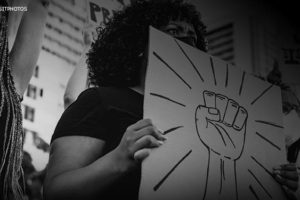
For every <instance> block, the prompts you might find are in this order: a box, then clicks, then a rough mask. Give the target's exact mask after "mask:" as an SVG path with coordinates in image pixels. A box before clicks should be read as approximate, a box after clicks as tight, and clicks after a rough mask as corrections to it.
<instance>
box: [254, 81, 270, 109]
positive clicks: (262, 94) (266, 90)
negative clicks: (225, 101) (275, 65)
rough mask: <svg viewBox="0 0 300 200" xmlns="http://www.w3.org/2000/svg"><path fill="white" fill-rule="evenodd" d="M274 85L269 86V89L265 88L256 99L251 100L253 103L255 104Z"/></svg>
mask: <svg viewBox="0 0 300 200" xmlns="http://www.w3.org/2000/svg"><path fill="white" fill-rule="evenodd" d="M272 87H273V85H271V86H269V87H268V88H267V89H265V90H264V91H263V92H262V93H261V94H260V95H259V96H258V97H256V99H254V100H253V101H252V102H251V105H253V104H254V103H255V102H256V101H257V100H258V99H259V98H261V97H262V96H263V95H264V94H265V93H266V92H268V91H269V90H270V89H271V88H272Z"/></svg>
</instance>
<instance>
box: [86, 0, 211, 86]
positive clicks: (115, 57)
mask: <svg viewBox="0 0 300 200" xmlns="http://www.w3.org/2000/svg"><path fill="white" fill-rule="evenodd" d="M170 20H183V21H186V22H188V23H190V24H192V25H193V27H194V28H195V31H196V34H197V44H196V47H197V48H199V49H201V50H204V51H206V42H205V39H204V35H205V31H206V27H205V26H204V24H203V23H202V21H201V18H200V13H199V12H198V11H197V10H196V8H195V6H194V5H192V4H189V3H185V2H183V1H182V0H148V1H145V0H137V1H134V3H132V4H131V5H130V6H128V7H126V8H124V9H123V10H122V11H119V12H116V13H115V14H114V17H113V18H112V19H111V20H110V21H109V22H108V23H107V24H106V25H105V28H103V27H101V26H100V27H99V28H98V38H97V39H96V41H95V42H94V43H93V44H92V47H91V49H90V51H89V53H88V54H87V56H88V59H87V65H88V68H89V78H90V82H91V84H93V85H96V86H119V87H130V86H135V85H137V84H138V82H139V69H140V67H141V62H142V59H143V56H142V55H144V53H143V52H144V51H145V50H146V48H147V43H148V32H149V25H151V26H153V27H155V28H157V29H159V28H160V27H162V26H165V25H167V24H168V23H169V21H170Z"/></svg>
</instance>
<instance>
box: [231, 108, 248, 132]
mask: <svg viewBox="0 0 300 200" xmlns="http://www.w3.org/2000/svg"><path fill="white" fill-rule="evenodd" d="M247 117H248V113H247V111H246V109H245V108H242V107H239V110H238V112H237V115H236V117H235V119H234V122H233V128H234V129H236V130H241V129H242V128H243V127H244V125H245V122H246V120H247Z"/></svg>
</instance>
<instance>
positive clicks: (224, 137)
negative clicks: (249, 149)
mask: <svg viewBox="0 0 300 200" xmlns="http://www.w3.org/2000/svg"><path fill="white" fill-rule="evenodd" d="M203 98H204V105H199V106H198V107H197V108H196V111H195V123H196V129H197V134H198V136H199V138H200V140H201V142H202V143H203V144H204V145H205V146H206V147H207V148H208V149H209V150H210V151H213V152H214V153H216V154H219V155H220V156H222V157H225V158H227V159H230V160H236V159H237V158H239V157H240V155H241V153H242V150H243V146H244V144H245V134H246V126H247V118H248V113H247V111H246V109H245V108H243V107H241V106H240V105H239V104H238V103H237V102H236V101H234V100H232V99H229V98H228V97H226V96H224V95H221V94H215V93H214V92H210V91H204V92H203Z"/></svg>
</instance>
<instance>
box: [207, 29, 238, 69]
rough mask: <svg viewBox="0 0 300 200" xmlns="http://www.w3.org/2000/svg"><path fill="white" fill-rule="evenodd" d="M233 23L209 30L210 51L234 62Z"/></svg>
mask: <svg viewBox="0 0 300 200" xmlns="http://www.w3.org/2000/svg"><path fill="white" fill-rule="evenodd" d="M233 30H234V27H233V24H232V23H229V24H225V25H223V26H220V27H217V28H215V29H212V30H210V31H208V32H207V35H206V38H207V41H208V53H210V54H212V55H213V56H216V57H219V58H221V59H223V60H225V61H227V62H229V63H232V64H234V62H235V61H234V40H233Z"/></svg>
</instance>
